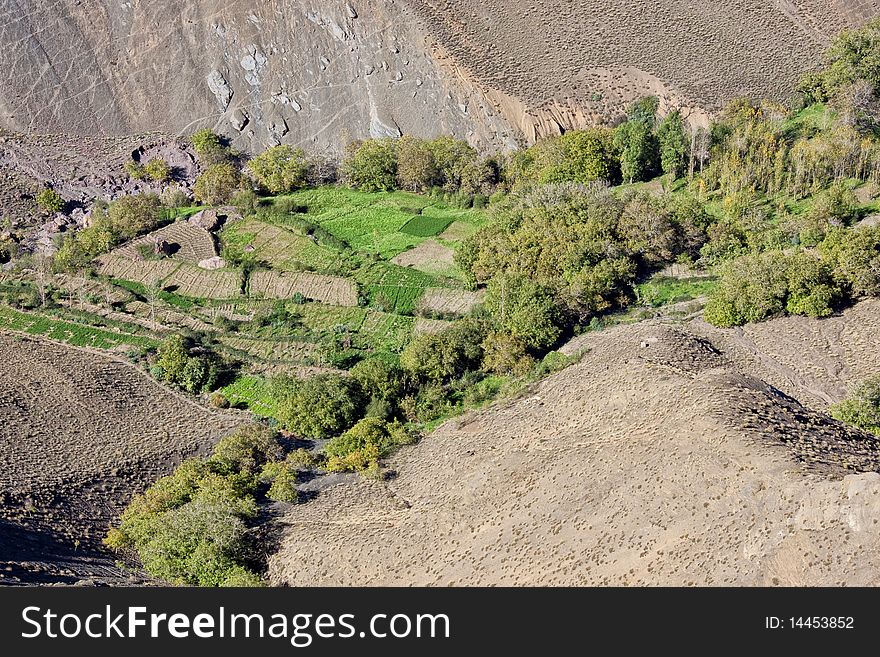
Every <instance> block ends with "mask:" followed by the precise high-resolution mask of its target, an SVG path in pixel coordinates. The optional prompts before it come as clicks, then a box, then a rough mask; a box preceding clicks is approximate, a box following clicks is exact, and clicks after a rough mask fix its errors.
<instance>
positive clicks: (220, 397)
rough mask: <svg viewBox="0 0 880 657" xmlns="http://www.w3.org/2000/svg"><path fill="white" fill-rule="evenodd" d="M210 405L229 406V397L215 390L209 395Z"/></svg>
mask: <svg viewBox="0 0 880 657" xmlns="http://www.w3.org/2000/svg"><path fill="white" fill-rule="evenodd" d="M211 406H213V407H214V408H221V409H223V408H229V406H230V404H229V399H228V398H227V397H226V395H224V394H223V393H222V392H215V393H213V394H212V395H211Z"/></svg>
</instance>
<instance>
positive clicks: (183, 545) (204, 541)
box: [104, 426, 295, 586]
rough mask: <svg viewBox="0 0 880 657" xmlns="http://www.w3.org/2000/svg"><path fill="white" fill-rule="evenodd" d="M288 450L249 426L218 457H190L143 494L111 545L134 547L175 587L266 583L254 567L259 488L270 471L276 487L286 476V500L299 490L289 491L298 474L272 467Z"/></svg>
mask: <svg viewBox="0 0 880 657" xmlns="http://www.w3.org/2000/svg"><path fill="white" fill-rule="evenodd" d="M280 454H281V449H280V445H279V444H278V442H277V438H276V437H275V435H274V434H272V433H271V432H269V431H268V430H267V429H265V428H262V427H256V426H249V427H243V428H242V429H240V430H239V431H238V432H237V433H235V434H233V435H231V436H228V437H227V438H224V439H223V440H222V441H221V442H220V443H219V444H218V446H217V448H216V449H215V452H214V454H213V455H212V457H211V458H209V459H190V460H188V461H184V462H183V463H181V465H180V466H179V467H178V468H177V470H176V471H175V472H174V473H173V474H171V475H169V476H167V477H162V478H161V479H159V480H158V481H156V482H155V483H154V484H153V485H152V486H150V487H149V488H148V489H147V490H146V491H144V493H143V494H142V495H136V496H135V497H134V498H133V499H132V501H131V503H130V504H129V506H128V508H127V509H126V510H125V511H124V512H123V514H122V518H121V520H120V523H119V525H118V527H115V528H113V529H111V530H110V531H109V532H108V534H107V537H106V538H105V540H104V542H105V544H107V545H108V546H109V547H111V548H114V549H126V548H134V549H135V550H136V551H137V553H138V556H139V557H140V559H141V562H142V563H143V565H144V568H145V569H146V570H147V572H149V573H150V574H151V575H153V576H154V577H157V578H161V579H163V580H165V581H167V582H170V583H172V584H192V585H198V586H259V585H261V584H262V580H261V578H260V577H259V576H258V575H257V573H256V572H254V571H253V570H252V569H251V567H250V566H251V563H252V562H253V560H254V550H253V546H252V545H251V542H250V539H249V528H248V523H249V522H251V521H253V520H254V519H255V518H256V516H257V499H256V497H255V496H256V494H257V491H258V486H257V485H258V482H259V481H260V477H261V476H262V475H264V474H265V473H269V474H272V475H274V476H272V477H271V478H272V479H273V484H274V482H275V481H278V480H279V479H280V480H281V483H279V484H278V487H277V488H276V490H275V493H277V494H278V495H279V497H280V496H284V497H287V498H290V497H292V495H293V492H295V488H294V489H293V491H291V490H290V489H289V488H286V489H285V487H286V486H287V485H289V484H290V479H289V477H286V476H285V475H284V474H283V473H284V468H283V467H274V468H273V467H271V466H268V464H269V463H272V462H277V457H278V456H279V455H280ZM273 458H274V459H276V461H270V459H273ZM280 465H281V466H284V465H285V464H284V463H283V462H281V463H280ZM269 490H270V491H271V490H272V488H271V487H270V489H269Z"/></svg>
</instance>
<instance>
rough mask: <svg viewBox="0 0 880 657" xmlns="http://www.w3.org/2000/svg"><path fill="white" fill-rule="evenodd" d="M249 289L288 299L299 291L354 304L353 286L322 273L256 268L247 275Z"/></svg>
mask: <svg viewBox="0 0 880 657" xmlns="http://www.w3.org/2000/svg"><path fill="white" fill-rule="evenodd" d="M249 292H250V294H251V295H252V296H259V297H264V298H266V299H290V298H292V297H293V296H294V295H296V294H300V295H302V296H303V297H305V298H306V299H310V300H312V301H319V302H321V303H326V304H330V305H334V306H356V305H358V292H357V286H356V285H355V284H354V283H353V282H352V281H350V280H348V279H346V278H342V277H339V276H325V275H323V274H310V273H285V272H275V271H258V272H255V273H254V274H253V275H252V276H251V278H250V285H249Z"/></svg>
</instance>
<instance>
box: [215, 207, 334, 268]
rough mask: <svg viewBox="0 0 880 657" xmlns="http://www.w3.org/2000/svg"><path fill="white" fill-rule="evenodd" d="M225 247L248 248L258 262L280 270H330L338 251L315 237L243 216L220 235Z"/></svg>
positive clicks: (239, 249) (241, 250) (240, 249)
mask: <svg viewBox="0 0 880 657" xmlns="http://www.w3.org/2000/svg"><path fill="white" fill-rule="evenodd" d="M221 239H222V240H223V243H224V245H225V246H227V247H228V248H233V249H236V251H237V252H241V253H243V252H244V249H245V248H246V247H251V248H252V249H253V250H252V252H251V253H252V256H253V258H254V259H255V260H256V261H257V262H261V263H265V264H267V265H269V266H270V267H271V268H272V269H277V270H280V271H293V272H296V271H304V270H313V271H318V272H326V271H330V270H332V268H333V265H334V263H335V262H336V261H337V260H338V257H339V254H338V253H336V252H334V251H333V250H332V249H329V248H326V247H324V246H321V245H319V244H317V243H316V242H315V240H313V239H311V238H310V237H307V236H305V235H301V234H298V233H296V232H293V231H291V230H288V229H286V228H281V227H279V226H275V225H273V224H270V223H267V222H266V221H261V220H259V219H244V220H242V221H236V222H233V223H232V224H230V225H229V226H228V227H227V228H226V229H225V230H224V231H223V233H222V234H221Z"/></svg>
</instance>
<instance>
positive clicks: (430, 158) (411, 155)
mask: <svg viewBox="0 0 880 657" xmlns="http://www.w3.org/2000/svg"><path fill="white" fill-rule="evenodd" d="M439 175H440V172H439V171H438V169H437V162H436V161H435V159H434V152H433V151H432V150H431V147H430V146H429V145H428V142H427V141H425V140H424V139H419V138H418V137H412V136H410V135H404V136H403V137H401V138H400V139H399V140H398V141H397V186H398V187H399V188H400V189H405V190H407V191H410V192H425V191H428V190H430V189H431V188H432V187H434V185H435V184H437V182H438V180H439Z"/></svg>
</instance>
